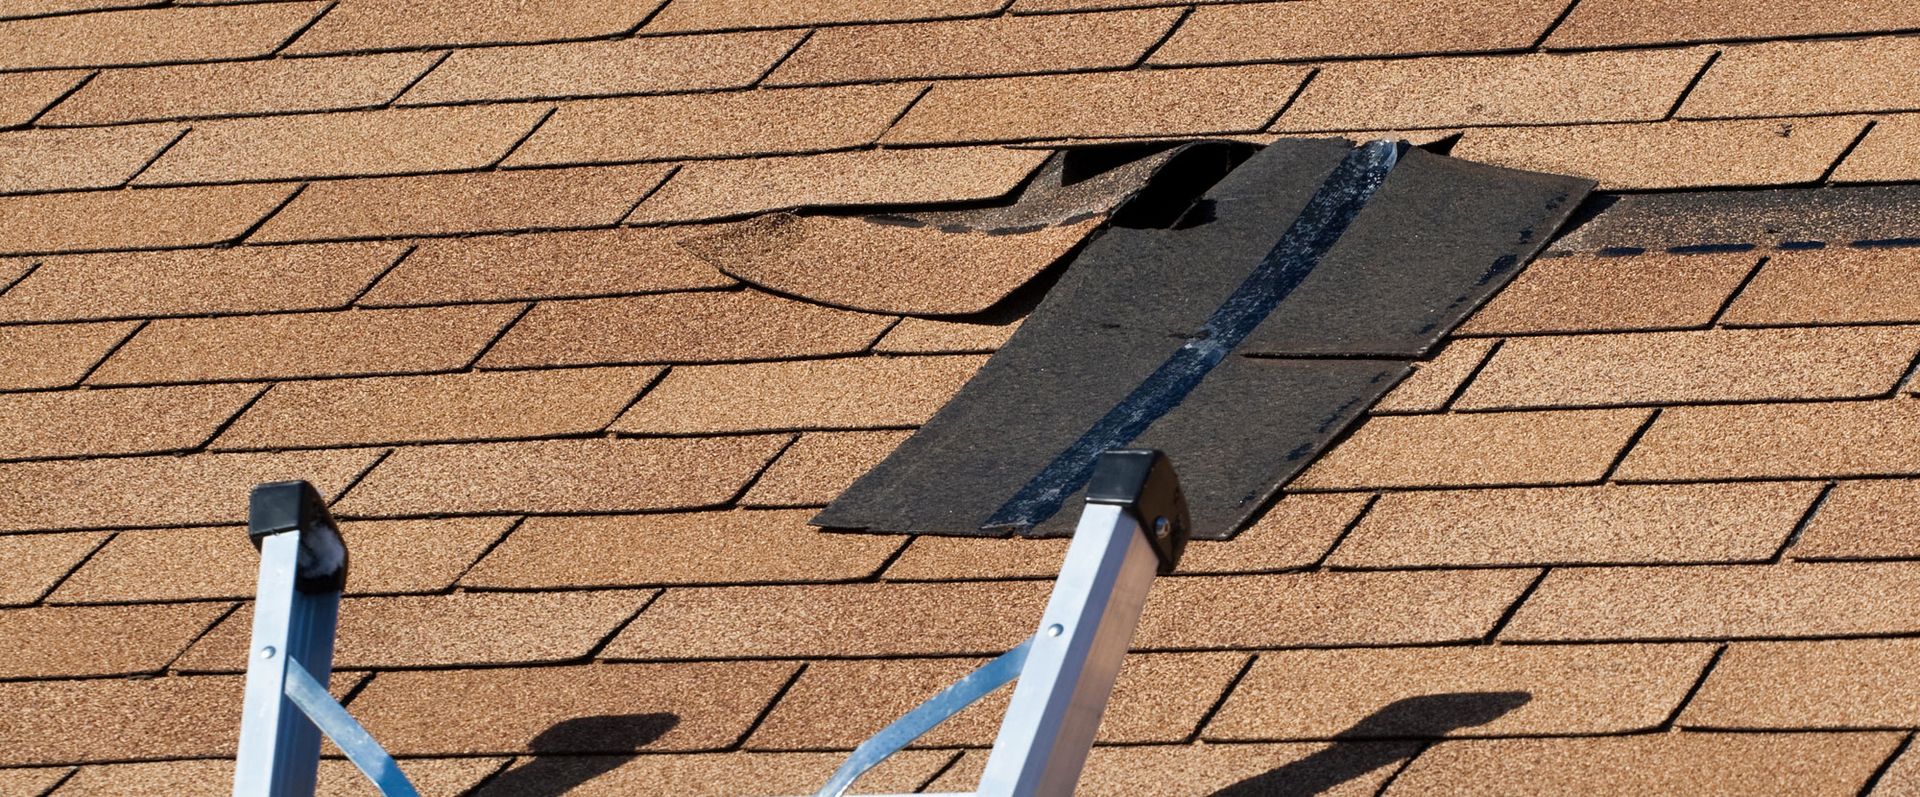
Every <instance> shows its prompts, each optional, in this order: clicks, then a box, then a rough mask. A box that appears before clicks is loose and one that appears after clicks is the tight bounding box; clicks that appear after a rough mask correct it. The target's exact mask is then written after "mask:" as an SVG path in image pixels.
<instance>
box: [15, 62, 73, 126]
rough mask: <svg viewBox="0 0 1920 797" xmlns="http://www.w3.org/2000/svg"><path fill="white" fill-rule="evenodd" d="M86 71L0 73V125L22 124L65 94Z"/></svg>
mask: <svg viewBox="0 0 1920 797" xmlns="http://www.w3.org/2000/svg"><path fill="white" fill-rule="evenodd" d="M87 75H88V73H86V72H11V73H6V74H0V128H7V127H14V126H17V125H23V124H26V123H27V122H28V121H29V120H31V119H33V118H34V117H35V116H38V115H39V114H40V112H41V111H44V110H46V109H47V107H48V106H50V105H53V104H54V101H55V100H58V99H60V98H61V97H64V96H66V94H67V92H69V91H72V90H73V87H75V86H78V85H80V81H81V80H84V79H85V78H86V77H87Z"/></svg>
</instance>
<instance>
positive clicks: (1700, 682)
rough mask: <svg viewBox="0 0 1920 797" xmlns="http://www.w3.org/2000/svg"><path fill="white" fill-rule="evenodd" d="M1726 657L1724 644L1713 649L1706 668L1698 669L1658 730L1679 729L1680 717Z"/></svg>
mask: <svg viewBox="0 0 1920 797" xmlns="http://www.w3.org/2000/svg"><path fill="white" fill-rule="evenodd" d="M1726 655H1727V645H1725V644H1724V643H1723V644H1721V645H1720V646H1719V647H1717V648H1714V650H1713V655H1712V656H1709V657H1707V663H1706V666H1704V667H1701V668H1700V675H1699V676H1698V677H1696V678H1694V679H1693V685H1692V686H1690V687H1688V688H1687V693H1686V694H1684V695H1681V696H1680V701H1679V702H1677V703H1675V704H1674V706H1673V710H1672V711H1669V712H1667V718H1666V721H1664V722H1662V723H1660V730H1673V729H1674V728H1677V727H1679V726H1678V723H1679V721H1680V715H1681V714H1684V713H1686V710H1687V706H1688V705H1690V704H1692V703H1693V699H1694V698H1695V697H1696V696H1698V695H1699V694H1700V690H1701V689H1703V688H1705V687H1706V685H1707V679H1708V678H1711V677H1713V669H1714V668H1715V667H1717V666H1719V665H1720V660H1721V659H1722V658H1724V657H1725V656H1726Z"/></svg>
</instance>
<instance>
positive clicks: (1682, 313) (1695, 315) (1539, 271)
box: [1457, 253, 1920, 335]
mask: <svg viewBox="0 0 1920 797" xmlns="http://www.w3.org/2000/svg"><path fill="white" fill-rule="evenodd" d="M1800 257H1803V255H1799V254H1794V255H1780V256H1776V257H1775V258H1774V262H1790V261H1788V260H1785V259H1786V258H1793V259H1798V258H1800ZM1759 262H1760V256H1759V255H1752V254H1746V253H1734V254H1718V255H1667V254H1646V255H1639V256H1635V257H1593V256H1591V255H1576V256H1571V257H1550V258H1544V259H1541V260H1536V261H1534V262H1533V263H1532V264H1531V265H1528V266H1527V269H1526V270H1525V271H1522V272H1520V276H1519V277H1517V278H1515V279H1514V281H1513V282H1512V283H1510V284H1509V285H1508V286H1507V287H1506V288H1505V289H1504V290H1502V291H1500V292H1499V293H1498V294H1495V295H1494V298H1493V301H1491V302H1488V303H1487V305H1486V307H1484V308H1481V310H1480V312H1478V313H1475V314H1474V315H1473V317H1471V318H1468V319H1467V320H1466V322H1465V323H1463V324H1461V325H1460V328H1459V329H1458V330H1457V331H1458V332H1460V333H1469V334H1475V335H1481V334H1500V333H1515V332H1600V331H1608V330H1623V331H1624V330H1632V329H1676V328H1685V327H1703V326H1706V325H1707V324H1708V323H1709V322H1711V321H1713V318H1714V314H1715V313H1717V312H1719V309H1720V307H1721V305H1723V304H1725V303H1726V301H1727V298H1728V297H1729V296H1732V295H1733V291H1734V289H1735V288H1737V287H1739V286H1740V281H1741V280H1742V279H1745V278H1746V276H1747V273H1748V272H1751V271H1752V270H1753V267H1754V266H1755V265H1756V264H1758V263H1759ZM1752 287H1753V286H1752V285H1749V286H1747V291H1751V290H1752ZM1747 291H1743V292H1742V293H1743V295H1744V294H1745V293H1746V292H1747ZM1740 301H1746V299H1744V298H1743V299H1741V300H1740ZM1736 306H1737V303H1736ZM1916 320H1920V318H1917V319H1916Z"/></svg>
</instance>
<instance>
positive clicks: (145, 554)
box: [0, 518, 513, 603]
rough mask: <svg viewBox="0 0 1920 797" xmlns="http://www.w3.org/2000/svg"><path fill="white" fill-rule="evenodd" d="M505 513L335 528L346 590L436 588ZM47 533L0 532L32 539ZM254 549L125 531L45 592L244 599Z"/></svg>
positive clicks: (198, 535)
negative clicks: (348, 556)
mask: <svg viewBox="0 0 1920 797" xmlns="http://www.w3.org/2000/svg"><path fill="white" fill-rule="evenodd" d="M512 522H513V519H512V518H445V519H435V520H393V521H378V520H366V521H356V522H353V523H348V524H346V528H344V529H342V531H341V533H342V535H343V536H344V537H345V538H346V540H347V545H348V546H349V547H350V548H351V550H352V556H353V559H352V562H351V563H350V567H349V568H348V572H347V588H346V592H347V594H349V595H354V594H361V593H383V594H395V593H409V592H437V591H441V590H445V589H447V588H448V587H451V586H453V583H454V580H455V579H457V578H459V577H460V574H461V573H464V572H466V570H467V568H468V567H469V566H471V565H472V564H473V563H474V561H475V560H477V559H479V558H480V555H481V554H482V553H484V552H485V551H486V550H487V548H488V546H490V545H492V544H493V543H494V541H496V540H498V539H500V536H501V535H502V534H504V533H505V532H506V530H507V528H508V526H510V525H512ZM46 536H62V537H64V536H76V537H77V536H83V535H31V536H26V537H17V538H8V537H0V546H4V544H5V543H4V541H5V540H7V539H36V538H41V537H46ZM259 572H260V556H259V553H258V552H257V551H255V550H254V548H253V545H252V544H251V543H250V542H249V541H248V539H247V534H246V530H245V529H243V528H241V527H238V526H210V527H206V528H192V529H155V530H151V531H127V532H122V533H120V534H118V535H115V536H114V538H113V540H112V541H111V542H109V543H107V544H106V545H105V546H104V547H102V548H101V549H100V550H99V552H97V553H95V554H94V555H93V556H91V557H88V558H87V562H86V564H85V565H84V566H82V567H81V568H80V569H79V570H76V571H74V573H73V575H72V576H70V577H68V578H67V580H65V581H63V582H61V584H60V587H59V589H57V590H55V591H54V594H53V595H51V596H50V597H49V601H50V602H53V603H119V602H133V601H174V600H196V599H205V598H245V597H249V596H252V595H253V593H254V579H255V578H257V577H258V575H259Z"/></svg>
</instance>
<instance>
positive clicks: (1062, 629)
mask: <svg viewBox="0 0 1920 797" xmlns="http://www.w3.org/2000/svg"><path fill="white" fill-rule="evenodd" d="M1066 632H1067V627H1066V626H1064V625H1061V624H1059V623H1054V624H1053V625H1050V626H1047V636H1059V635H1061V634H1064V633H1066Z"/></svg>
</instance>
